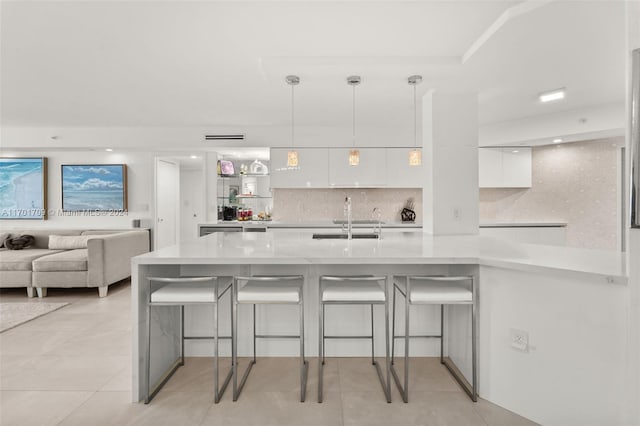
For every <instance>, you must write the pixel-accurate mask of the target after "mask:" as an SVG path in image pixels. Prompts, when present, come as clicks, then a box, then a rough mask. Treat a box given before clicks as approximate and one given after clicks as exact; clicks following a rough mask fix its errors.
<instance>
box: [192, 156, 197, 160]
mask: <svg viewBox="0 0 640 426" xmlns="http://www.w3.org/2000/svg"><path fill="white" fill-rule="evenodd" d="M190 158H191V159H192V160H195V159H196V158H198V156H197V155H192V156H191V157H190Z"/></svg>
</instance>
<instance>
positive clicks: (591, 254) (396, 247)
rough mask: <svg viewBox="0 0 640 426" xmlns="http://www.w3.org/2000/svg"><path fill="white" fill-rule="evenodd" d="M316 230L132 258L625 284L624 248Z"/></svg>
mask: <svg viewBox="0 0 640 426" xmlns="http://www.w3.org/2000/svg"><path fill="white" fill-rule="evenodd" d="M311 236H312V232H311V231H292V232H287V233H277V232H267V233H240V232H238V233H214V234H211V235H208V236H206V237H202V238H199V239H197V240H193V241H190V242H185V243H182V244H178V245H175V246H171V247H167V248H164V249H161V250H157V251H154V252H151V253H147V254H144V255H141V256H137V257H135V258H134V259H133V261H132V262H133V265H134V266H136V265H162V264H183V265H188V264H192V265H193V264H211V265H216V264H218V265H219V264H227V265H234V264H235V265H240V264H290V265H296V264H297V265H311V264H396V265H397V264H413V265H419V264H477V265H486V266H497V267H502V268H507V269H516V270H522V271H527V270H532V271H540V270H549V271H562V272H565V273H572V274H589V275H597V276H601V277H602V278H603V279H604V280H605V281H606V282H609V283H626V281H627V278H626V263H625V262H626V260H625V256H624V255H623V254H621V253H617V252H612V251H602V250H587V249H579V248H570V247H559V246H543V245H534V244H519V243H510V242H506V241H503V240H500V239H495V238H491V237H485V236H436V237H434V236H431V235H428V234H424V233H421V232H397V233H389V234H386V235H384V233H383V239H382V240H351V241H349V240H329V239H328V240H314V239H312V238H311Z"/></svg>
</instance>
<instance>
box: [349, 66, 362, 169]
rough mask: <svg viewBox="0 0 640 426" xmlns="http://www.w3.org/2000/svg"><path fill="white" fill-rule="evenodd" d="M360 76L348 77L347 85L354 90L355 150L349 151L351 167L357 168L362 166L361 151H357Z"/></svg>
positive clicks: (353, 134) (353, 135)
mask: <svg viewBox="0 0 640 426" xmlns="http://www.w3.org/2000/svg"><path fill="white" fill-rule="evenodd" d="M360 82H361V79H360V76H359V75H352V76H350V77H347V84H348V85H350V86H351V87H352V88H353V133H352V137H353V149H351V150H350V151H349V165H350V166H357V165H359V164H360V151H359V150H357V149H356V86H357V85H358V84H360Z"/></svg>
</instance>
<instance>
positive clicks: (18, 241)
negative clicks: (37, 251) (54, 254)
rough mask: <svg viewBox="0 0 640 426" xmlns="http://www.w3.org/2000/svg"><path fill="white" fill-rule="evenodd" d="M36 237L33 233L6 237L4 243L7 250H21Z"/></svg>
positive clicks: (34, 240) (28, 245)
mask: <svg viewBox="0 0 640 426" xmlns="http://www.w3.org/2000/svg"><path fill="white" fill-rule="evenodd" d="M35 242H36V239H35V237H34V236H33V235H20V236H19V237H15V238H7V239H6V240H5V241H4V245H5V247H6V248H8V249H9V250H22V249H25V248H27V247H30V246H32V245H33V243H35Z"/></svg>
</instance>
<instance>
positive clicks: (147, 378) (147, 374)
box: [144, 305, 151, 404]
mask: <svg viewBox="0 0 640 426" xmlns="http://www.w3.org/2000/svg"><path fill="white" fill-rule="evenodd" d="M146 350H147V356H146V361H147V362H146V364H147V365H146V366H145V367H146V371H145V376H146V377H145V379H146V380H145V381H146V383H147V389H146V396H145V398H144V403H145V404H148V403H149V401H150V400H151V399H150V398H149V395H150V394H151V389H150V388H151V377H150V376H151V306H149V305H147V348H146Z"/></svg>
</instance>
